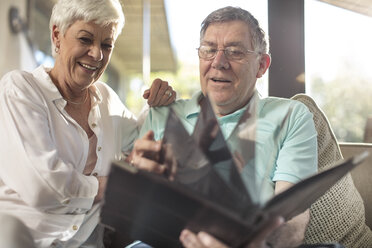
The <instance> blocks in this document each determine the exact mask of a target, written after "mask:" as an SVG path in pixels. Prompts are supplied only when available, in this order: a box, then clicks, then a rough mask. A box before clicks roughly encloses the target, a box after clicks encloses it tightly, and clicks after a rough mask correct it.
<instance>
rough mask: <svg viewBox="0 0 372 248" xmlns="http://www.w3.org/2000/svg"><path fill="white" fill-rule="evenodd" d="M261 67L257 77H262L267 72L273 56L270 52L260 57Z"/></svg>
mask: <svg viewBox="0 0 372 248" xmlns="http://www.w3.org/2000/svg"><path fill="white" fill-rule="evenodd" d="M259 63H260V64H259V68H258V71H257V75H256V78H260V77H262V76H263V75H264V74H265V72H266V71H267V69H268V68H269V66H270V63H271V57H270V55H269V54H262V55H261V57H260V61H259Z"/></svg>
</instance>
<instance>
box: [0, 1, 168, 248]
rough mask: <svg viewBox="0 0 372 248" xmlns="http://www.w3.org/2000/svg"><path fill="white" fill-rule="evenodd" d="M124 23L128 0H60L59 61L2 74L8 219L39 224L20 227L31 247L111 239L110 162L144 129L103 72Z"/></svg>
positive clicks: (159, 94)
mask: <svg viewBox="0 0 372 248" xmlns="http://www.w3.org/2000/svg"><path fill="white" fill-rule="evenodd" d="M123 25H124V15H123V12H122V8H121V5H120V3H119V1H118V0H60V1H58V2H57V3H56V5H55V6H54V8H53V12H52V16H51V19H50V31H51V39H52V47H53V55H54V57H55V65H54V67H53V68H45V67H43V66H40V67H39V68H37V69H35V70H34V71H32V72H24V71H13V72H10V73H8V74H6V75H5V76H4V77H3V78H2V80H1V82H0V120H1V121H0V141H1V142H0V212H1V213H2V216H6V217H5V218H3V217H1V218H0V220H4V221H5V222H6V223H12V217H17V218H18V220H17V221H18V222H13V224H9V226H7V227H4V226H3V228H8V227H9V230H8V231H11V230H13V229H14V230H15V232H17V230H18V231H19V230H27V229H28V230H29V233H30V234H31V235H23V234H24V233H25V232H24V231H20V232H19V233H18V234H16V236H15V237H16V238H17V239H18V240H16V241H17V242H18V241H19V242H21V241H22V238H24V240H23V241H22V242H29V243H28V244H27V245H25V244H23V245H22V246H23V247H32V245H33V244H32V243H34V245H35V246H36V247H80V246H82V245H83V244H84V245H85V246H89V245H90V246H89V247H100V246H102V237H100V235H101V234H102V233H101V232H100V229H99V228H98V227H99V226H97V224H98V223H99V209H100V204H99V203H100V200H101V199H102V196H103V192H104V189H105V185H106V181H107V174H108V172H109V164H110V161H111V160H112V159H114V158H115V155H117V154H118V151H120V150H121V149H130V147H131V145H132V142H133V140H134V139H135V138H136V137H137V132H138V131H137V123H136V119H135V117H134V116H133V115H132V114H131V113H130V112H129V111H128V110H127V108H126V107H125V106H124V105H123V104H122V102H121V101H120V100H119V97H118V96H117V95H116V93H114V91H113V90H112V89H111V88H109V87H108V86H107V85H106V84H105V83H102V82H100V81H98V80H99V78H100V76H101V75H102V73H103V72H104V71H105V69H106V67H107V64H108V63H109V61H110V56H111V54H112V51H113V48H114V44H115V40H116V38H117V37H118V35H119V34H120V32H121V30H122V28H123ZM169 95H172V96H169ZM146 98H149V100H150V102H152V103H153V104H155V105H156V104H160V105H161V104H169V103H171V102H173V101H174V99H175V92H174V91H173V90H172V89H171V88H170V87H169V86H168V85H167V83H165V84H164V82H161V81H160V80H158V81H157V82H156V85H155V86H153V87H151V89H150V90H149V91H147V92H146ZM121 137H123V139H121ZM118 140H119V141H120V142H118ZM14 223H16V224H14ZM22 225H25V227H21V229H20V228H19V227H20V226H22ZM10 227H11V228H10ZM96 227H97V228H96ZM30 237H31V238H30ZM30 239H31V241H30ZM0 242H1V241H0ZM14 242H15V241H14ZM2 244H4V243H2ZM14 246H15V244H14ZM14 246H13V245H12V246H11V247H14Z"/></svg>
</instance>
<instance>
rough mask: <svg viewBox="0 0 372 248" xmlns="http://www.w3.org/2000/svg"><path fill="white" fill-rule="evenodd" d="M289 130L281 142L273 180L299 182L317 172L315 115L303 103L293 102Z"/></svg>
mask: <svg viewBox="0 0 372 248" xmlns="http://www.w3.org/2000/svg"><path fill="white" fill-rule="evenodd" d="M292 103H293V104H292V113H291V115H290V117H289V119H288V123H287V132H285V136H284V137H283V140H282V143H281V144H280V147H281V148H280V151H279V154H278V157H277V161H276V169H275V172H274V177H273V181H287V182H290V183H297V182H299V181H301V180H302V179H305V178H306V177H309V176H311V175H313V174H315V173H316V172H317V168H318V166H317V165H318V162H317V161H318V157H317V132H316V130H315V125H314V121H313V115H312V114H311V113H310V111H309V110H308V109H307V108H306V106H304V105H303V104H302V103H298V102H292Z"/></svg>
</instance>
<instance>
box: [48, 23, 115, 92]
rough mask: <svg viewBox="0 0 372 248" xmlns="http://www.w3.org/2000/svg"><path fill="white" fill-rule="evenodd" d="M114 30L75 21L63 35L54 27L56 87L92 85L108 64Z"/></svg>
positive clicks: (113, 41)
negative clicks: (57, 85) (59, 85)
mask: <svg viewBox="0 0 372 248" xmlns="http://www.w3.org/2000/svg"><path fill="white" fill-rule="evenodd" d="M115 28H116V26H115V24H110V25H107V26H100V25H98V24H96V23H94V22H88V23H87V22H84V21H81V20H78V21H76V22H74V23H73V24H72V25H71V26H70V27H69V28H68V29H67V30H66V32H65V34H64V35H63V34H62V33H60V32H59V30H58V27H54V28H53V41H54V42H55V44H56V47H57V48H58V49H59V51H58V55H57V57H56V63H55V66H54V70H55V71H56V72H57V78H58V81H59V83H60V84H61V83H65V84H68V86H69V88H81V89H83V88H87V87H89V86H90V85H91V84H92V83H94V82H96V81H97V80H98V79H99V78H100V76H101V75H102V73H103V72H104V71H105V69H106V67H107V65H108V62H109V61H110V57H111V53H112V49H113V47H114V43H115V40H114V37H115V36H114V34H115ZM61 80H62V81H63V82H61Z"/></svg>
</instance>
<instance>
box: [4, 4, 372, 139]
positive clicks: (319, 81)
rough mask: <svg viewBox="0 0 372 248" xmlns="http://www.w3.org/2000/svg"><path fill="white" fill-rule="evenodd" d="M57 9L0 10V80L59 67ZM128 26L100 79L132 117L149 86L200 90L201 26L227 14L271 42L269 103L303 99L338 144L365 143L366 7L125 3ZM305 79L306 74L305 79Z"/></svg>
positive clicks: (370, 7) (371, 104)
mask: <svg viewBox="0 0 372 248" xmlns="http://www.w3.org/2000/svg"><path fill="white" fill-rule="evenodd" d="M54 3H55V0H2V1H1V2H0V18H1V22H0V32H1V39H0V54H1V56H0V77H1V76H3V75H4V74H5V73H6V72H8V71H10V70H13V69H23V70H32V69H34V68H35V67H37V66H38V65H40V64H45V65H47V66H48V65H49V66H51V65H53V63H54V61H53V58H52V57H51V45H50V32H49V28H48V25H49V17H50V14H51V9H52V6H53V4H54ZM121 3H122V6H123V9H124V14H125V18H126V23H125V27H124V29H123V32H122V34H121V35H120V36H119V38H118V40H117V42H116V44H115V49H114V52H113V55H112V59H111V62H110V65H109V67H108V69H107V71H106V72H105V74H104V75H103V76H102V80H103V81H105V82H107V83H108V84H109V85H110V86H111V87H112V88H113V89H114V90H115V91H116V92H117V93H118V94H119V96H120V97H121V99H122V101H123V102H124V103H125V104H126V105H127V106H128V108H129V109H130V110H131V111H132V112H134V113H135V114H139V112H140V111H141V109H142V107H143V106H144V104H145V101H144V100H143V99H142V92H143V91H144V89H146V88H147V87H148V85H150V83H151V82H152V80H153V79H155V78H157V77H159V78H162V79H163V80H167V81H168V82H169V83H170V84H171V85H172V87H174V88H175V89H176V90H177V93H178V97H179V98H188V97H190V96H191V95H192V94H193V93H195V92H196V91H197V90H198V89H199V70H198V62H199V60H198V57H197V52H196V48H197V47H198V46H199V30H200V24H201V22H202V21H203V19H204V18H205V17H206V16H207V15H208V14H209V13H210V12H211V11H213V10H215V9H217V8H220V7H224V6H227V5H231V6H239V7H242V8H244V9H246V10H249V11H250V12H251V13H252V14H253V15H254V16H255V17H256V18H257V19H258V20H259V22H260V23H261V25H262V27H263V28H264V30H265V31H266V33H267V34H268V36H269V37H270V42H271V44H270V46H271V49H270V52H271V55H272V59H273V63H272V66H271V69H270V70H269V72H268V73H267V74H266V76H265V77H264V78H262V79H260V80H259V82H258V89H259V91H260V93H261V95H263V96H267V95H270V96H280V97H291V96H293V95H294V94H296V93H306V94H308V95H310V96H311V97H313V98H314V99H315V101H316V102H317V103H318V104H319V105H320V107H321V108H322V109H323V111H324V112H325V113H326V115H327V116H328V118H329V120H330V122H331V125H332V127H333V129H334V132H335V133H336V136H337V137H338V139H339V140H340V141H350V142H363V141H364V140H365V139H364V138H365V137H364V134H365V127H366V122H367V119H368V118H369V117H370V116H372V97H371V93H372V63H371V57H372V45H371V44H372V32H371V30H372V2H371V1H370V0H322V1H320V0H281V1H278V0H230V1H229V0H202V1H201V0H198V1H197V0H121ZM305 72H306V73H305Z"/></svg>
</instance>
